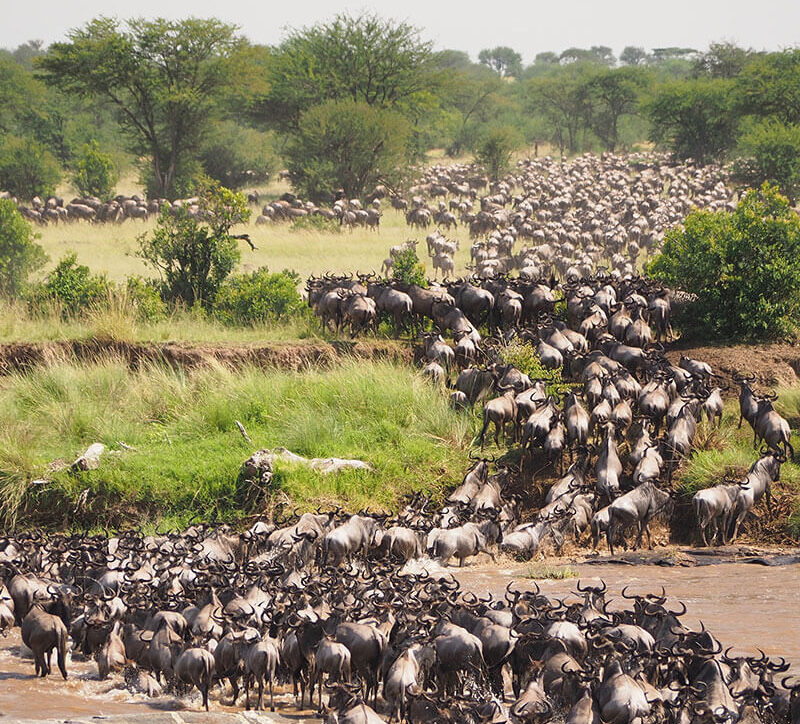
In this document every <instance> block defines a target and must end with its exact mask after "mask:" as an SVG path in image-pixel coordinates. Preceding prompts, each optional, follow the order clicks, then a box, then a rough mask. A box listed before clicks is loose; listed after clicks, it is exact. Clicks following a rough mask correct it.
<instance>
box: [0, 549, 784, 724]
mask: <svg viewBox="0 0 800 724" xmlns="http://www.w3.org/2000/svg"><path fill="white" fill-rule="evenodd" d="M430 565H431V566H432V565H435V564H430ZM570 568H571V569H573V571H575V572H577V573H578V576H579V579H580V581H581V583H582V584H584V585H585V584H587V583H597V582H599V581H600V580H601V579H602V580H603V581H605V583H606V584H607V586H608V589H609V590H608V594H607V599H608V600H611V599H616V603H618V604H621V602H622V599H621V598H620V596H619V592H620V590H621V589H622V587H623V586H630V589H629V590H630V591H631V592H641V593H646V592H657V591H659V590H660V588H661V586H662V585H663V586H664V587H665V589H666V592H667V595H668V596H669V602H668V604H667V605H668V606H670V607H672V608H677V607H678V601H683V602H684V603H685V604H686V606H687V609H688V610H687V613H686V615H685V616H684V617H683V619H682V620H683V621H684V622H685V623H686V624H687V625H688V626H690V627H692V628H694V627H699V625H700V621H702V622H703V623H704V624H705V626H706V627H707V628H708V629H709V630H710V631H711V632H712V633H713V634H714V635H715V636H716V637H717V638H718V639H719V640H721V641H722V643H723V645H724V646H726V647H727V646H733V647H734V650H735V651H736V652H744V653H752V654H756V649H758V648H761V649H762V650H763V651H765V652H766V653H767V654H768V655H770V656H784V657H786V659H787V660H788V661H790V662H791V663H792V669H791V672H790V673H791V674H794V675H800V564H793V565H786V566H769V567H768V566H760V565H753V564H743V563H729V564H722V565H711V566H702V567H691V568H688V567H680V566H675V567H660V566H653V565H640V566H628V565H608V564H602V565H588V564H577V565H576V564H572V565H571V566H570ZM440 570H441V569H440ZM531 570H533V571H535V570H536V565H535V564H534V565H533V567H532V568H531V567H529V566H527V565H516V564H513V565H506V564H503V563H500V564H499V565H493V564H480V565H475V566H466V567H465V568H463V569H461V570H458V569H456V568H449V569H447V572H449V573H454V574H455V575H456V576H457V577H458V578H459V580H461V582H462V584H463V585H464V587H465V588H466V589H469V590H472V591H474V592H475V593H476V594H485V593H492V594H494V595H496V596H502V594H503V591H504V589H505V587H506V584H507V583H508V582H509V581H511V580H513V581H515V586H516V587H518V588H521V589H524V588H526V587H530V586H531V585H532V581H531V579H530V578H526V577H525V576H526V574H528V573H529V571H531ZM577 582H578V579H576V578H571V579H565V580H539V581H537V583H538V585H539V586H540V588H541V591H542V593H544V594H546V595H548V596H558V597H564V596H568V595H569V594H570V592H572V591H575V587H576V583H577ZM610 607H611V608H614V607H615V603H611V604H610ZM19 648H20V637H19V629H15V630H14V632H13V633H12V634H11V635H9V636H8V637H7V638H5V639H2V638H0V722H2V721H3V720H8V719H23V718H24V719H48V718H49V719H54V718H58V719H68V718H75V717H86V716H113V715H141V714H146V713H148V712H152V713H153V714H154V715H155V713H156V712H164V711H165V710H170V709H172V710H175V709H178V710H184V711H200V710H201V701H200V696H199V694H198V693H197V691H194V692H193V693H192V694H190V695H189V696H187V697H183V698H182V699H180V700H178V699H175V698H174V697H170V696H164V697H159V698H156V699H146V698H145V697H143V696H141V695H133V694H131V693H130V692H129V691H128V690H127V689H124V688H121V687H122V684H121V682H120V681H119V680H118V679H112V680H109V681H105V682H102V681H98V680H97V667H96V665H95V664H94V662H84V661H78V660H76V661H72V662H71V663H69V664H68V671H69V679H68V680H67V681H66V682H65V681H63V680H62V679H61V677H60V676H58V677H56V676H52V675H51V676H50V677H48V678H47V679H36V678H35V677H34V676H33V661H32V659H27V658H21V657H20V653H19ZM54 659H55V657H54ZM53 664H54V669H55V660H54V662H53ZM220 694H221V690H220V689H216V690H215V691H213V692H212V696H211V708H212V711H215V712H218V713H222V712H234V711H236V710H234V709H232V708H230V707H228V706H224V705H222V704H221V703H220ZM225 696H226V698H228V697H229V694H228V693H226V694H225ZM228 700H229V698H228ZM292 700H293V698H292V696H291V694H290V693H287V694H283V695H281V696H276V704H279V708H283V709H284V710H285V712H286V714H287V718H285V719H284V718H282V717H276V719H277V720H279V721H293V722H301V721H312V719H309V718H306V717H303V716H300V717H298V713H297V711H296V710H295V709H294V708H293V706H292V705H291V703H292ZM209 721H210V720H209ZM315 721H316V720H315Z"/></svg>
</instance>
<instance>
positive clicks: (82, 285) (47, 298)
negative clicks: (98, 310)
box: [33, 252, 112, 317]
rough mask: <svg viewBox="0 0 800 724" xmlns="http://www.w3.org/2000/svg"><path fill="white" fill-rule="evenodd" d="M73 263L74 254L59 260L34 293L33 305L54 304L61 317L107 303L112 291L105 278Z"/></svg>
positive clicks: (75, 256) (75, 259) (75, 257)
mask: <svg viewBox="0 0 800 724" xmlns="http://www.w3.org/2000/svg"><path fill="white" fill-rule="evenodd" d="M77 261H78V257H77V255H76V254H75V252H70V253H69V254H67V255H66V256H65V257H63V258H62V259H61V260H60V261H59V262H58V264H57V265H56V268H55V269H53V271H51V272H50V273H49V274H48V275H47V278H46V279H45V280H44V282H43V283H42V284H41V285H40V286H39V287H38V289H36V291H35V292H34V295H33V301H34V303H41V302H43V303H45V304H47V303H48V302H56V303H57V304H58V305H59V307H60V308H61V311H62V314H63V315H64V317H68V316H70V315H78V314H83V313H85V312H87V311H89V309H90V308H92V307H94V306H97V305H99V304H105V303H107V302H108V299H109V295H110V293H111V291H112V288H111V285H110V283H109V281H108V279H107V278H106V276H105V274H92V273H91V271H89V267H88V266H85V265H83V264H78V263H77Z"/></svg>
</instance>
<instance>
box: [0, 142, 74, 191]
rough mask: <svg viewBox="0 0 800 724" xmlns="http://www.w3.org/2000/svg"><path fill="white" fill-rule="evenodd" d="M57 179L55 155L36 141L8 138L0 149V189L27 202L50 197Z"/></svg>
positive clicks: (58, 171) (59, 176) (58, 176)
mask: <svg viewBox="0 0 800 724" xmlns="http://www.w3.org/2000/svg"><path fill="white" fill-rule="evenodd" d="M60 180H61V170H60V169H59V167H58V162H57V161H56V159H55V156H53V154H52V153H50V151H48V150H47V149H46V148H45V147H44V146H42V144H41V143H39V142H38V141H35V140H34V139H32V138H18V137H16V136H8V137H7V138H6V139H5V141H4V142H3V145H2V146H0V189H2V190H5V191H10V192H11V193H12V194H13V195H14V196H17V197H19V198H21V199H25V200H26V201H29V200H30V199H32V198H33V197H34V196H52V195H53V194H54V193H55V188H56V185H57V184H58V182H59V181H60Z"/></svg>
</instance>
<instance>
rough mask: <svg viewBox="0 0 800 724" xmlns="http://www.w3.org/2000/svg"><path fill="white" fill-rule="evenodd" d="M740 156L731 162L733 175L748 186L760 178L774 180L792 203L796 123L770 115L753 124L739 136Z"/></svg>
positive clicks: (798, 165) (799, 147)
mask: <svg viewBox="0 0 800 724" xmlns="http://www.w3.org/2000/svg"><path fill="white" fill-rule="evenodd" d="M739 151H740V152H741V153H742V158H739V159H737V160H736V161H735V162H734V164H733V172H734V176H735V177H736V178H738V180H739V181H741V182H743V183H745V184H747V185H748V186H760V185H761V184H762V183H764V181H769V182H770V183H774V184H778V187H779V188H780V190H781V193H782V194H785V195H786V196H787V197H788V198H789V200H790V201H791V202H792V203H795V202H796V201H797V199H798V197H800V126H787V125H784V124H783V123H781V122H780V121H778V120H775V119H774V118H771V119H766V120H763V121H761V122H760V123H757V124H755V125H754V126H753V127H752V128H750V129H749V130H747V131H746V132H745V133H744V134H742V137H741V138H740V139H739Z"/></svg>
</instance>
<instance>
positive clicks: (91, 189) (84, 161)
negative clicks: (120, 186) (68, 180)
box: [72, 140, 118, 200]
mask: <svg viewBox="0 0 800 724" xmlns="http://www.w3.org/2000/svg"><path fill="white" fill-rule="evenodd" d="M117 179H118V176H117V170H116V168H114V161H113V160H112V158H111V156H109V155H108V154H107V153H103V152H102V151H101V150H100V147H99V146H98V144H97V141H95V140H92V141H90V142H89V143H86V144H84V146H83V148H81V150H80V152H79V153H78V156H77V158H76V159H75V171H74V173H73V174H72V183H73V184H74V185H75V188H77V189H78V191H80V193H81V194H83V195H84V196H97V197H98V198H100V199H104V200H105V199H110V198H111V197H112V196H113V195H114V186H116V184H117Z"/></svg>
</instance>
